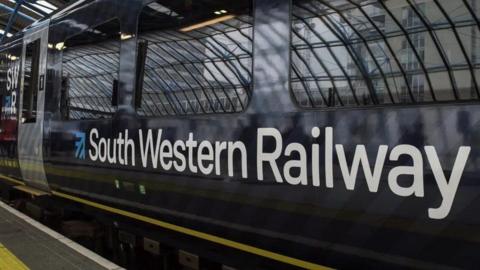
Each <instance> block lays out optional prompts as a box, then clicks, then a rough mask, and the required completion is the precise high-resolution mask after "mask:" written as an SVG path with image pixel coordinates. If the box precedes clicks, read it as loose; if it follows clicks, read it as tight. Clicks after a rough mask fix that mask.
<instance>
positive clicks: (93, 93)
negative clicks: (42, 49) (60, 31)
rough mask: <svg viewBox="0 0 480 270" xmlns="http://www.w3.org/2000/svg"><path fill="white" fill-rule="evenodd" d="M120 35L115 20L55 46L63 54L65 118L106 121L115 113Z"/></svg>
mask: <svg viewBox="0 0 480 270" xmlns="http://www.w3.org/2000/svg"><path fill="white" fill-rule="evenodd" d="M119 32H120V26H119V22H118V20H111V21H109V22H106V23H104V24H102V25H99V26H97V27H95V28H92V29H89V30H87V31H84V32H83V33H81V34H79V35H76V36H73V37H71V38H69V39H67V40H66V41H65V42H61V43H57V44H54V45H51V46H54V48H53V49H56V50H61V51H62V52H63V58H62V90H61V104H62V106H61V107H62V115H63V117H64V119H72V120H76V119H103V118H111V117H112V115H113V114H114V113H115V110H116V108H115V107H116V95H115V92H116V87H117V83H116V82H117V79H118V72H119V57H120V34H119ZM65 105H66V106H65Z"/></svg>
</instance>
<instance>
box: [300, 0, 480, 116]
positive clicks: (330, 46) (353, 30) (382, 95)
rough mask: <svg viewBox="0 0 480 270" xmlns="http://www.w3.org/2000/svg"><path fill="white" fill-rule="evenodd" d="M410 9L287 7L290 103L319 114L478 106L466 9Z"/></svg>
mask: <svg viewBox="0 0 480 270" xmlns="http://www.w3.org/2000/svg"><path fill="white" fill-rule="evenodd" d="M393 2H394V3H393ZM416 2H417V1H408V0H399V1H381V0H373V1H368V2H366V3H362V4H360V3H358V1H354V0H346V1H319V0H298V1H293V11H292V62H291V91H292V93H293V97H294V99H295V100H296V102H297V103H298V104H299V105H300V106H302V107H307V108H322V107H342V106H365V105H375V104H408V103H426V102H437V101H438V102H441V101H461V100H478V99H479V98H480V91H479V90H480V82H478V74H479V71H480V69H479V66H478V65H477V63H478V62H479V60H480V58H479V57H478V55H480V46H479V44H480V43H479V42H478V37H480V32H479V29H480V28H479V26H478V25H477V22H478V20H477V19H476V15H475V14H474V13H473V12H474V9H472V7H471V6H470V5H471V4H469V3H467V2H468V1H447V0H438V1H427V2H423V3H416Z"/></svg>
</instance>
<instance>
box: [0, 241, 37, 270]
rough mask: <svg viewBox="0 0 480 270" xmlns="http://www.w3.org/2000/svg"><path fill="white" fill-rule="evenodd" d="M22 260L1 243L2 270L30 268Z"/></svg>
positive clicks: (0, 266)
mask: <svg viewBox="0 0 480 270" xmlns="http://www.w3.org/2000/svg"><path fill="white" fill-rule="evenodd" d="M28 269H30V268H28V267H27V266H26V265H25V264H23V262H22V261H21V260H19V259H18V258H17V257H16V256H15V255H13V253H11V252H10V250H8V249H7V248H6V247H5V246H3V245H2V244H0V270H28Z"/></svg>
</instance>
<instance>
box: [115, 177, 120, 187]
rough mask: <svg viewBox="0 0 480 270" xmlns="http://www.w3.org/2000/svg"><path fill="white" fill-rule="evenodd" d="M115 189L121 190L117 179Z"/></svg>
mask: <svg viewBox="0 0 480 270" xmlns="http://www.w3.org/2000/svg"><path fill="white" fill-rule="evenodd" d="M115 187H116V188H117V189H120V181H118V180H117V179H115Z"/></svg>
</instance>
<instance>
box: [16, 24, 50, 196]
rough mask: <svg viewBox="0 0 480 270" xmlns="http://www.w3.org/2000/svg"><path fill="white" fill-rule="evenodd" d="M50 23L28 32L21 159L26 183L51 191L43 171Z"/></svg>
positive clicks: (24, 41)
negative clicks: (44, 115)
mask: <svg viewBox="0 0 480 270" xmlns="http://www.w3.org/2000/svg"><path fill="white" fill-rule="evenodd" d="M47 46H48V22H45V23H44V24H43V25H40V26H38V27H35V28H33V29H30V30H27V32H26V33H25V36H24V39H23V54H22V81H21V95H20V117H19V125H18V159H19V163H20V170H21V173H22V178H23V179H24V181H25V182H26V183H27V184H28V185H31V186H34V187H36V188H40V189H43V190H48V183H47V179H46V175H45V169H44V167H43V149H42V145H43V119H44V118H43V113H44V110H43V109H44V101H45V77H46V56H47Z"/></svg>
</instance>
